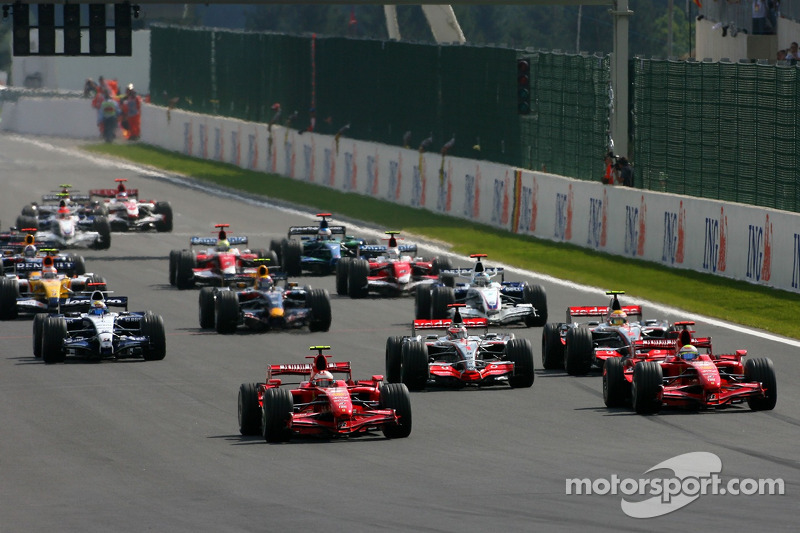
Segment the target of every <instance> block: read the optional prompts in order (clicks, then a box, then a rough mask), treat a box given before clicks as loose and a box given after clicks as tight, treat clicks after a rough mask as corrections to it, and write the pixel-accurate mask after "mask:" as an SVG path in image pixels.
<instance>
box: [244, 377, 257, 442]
mask: <svg viewBox="0 0 800 533" xmlns="http://www.w3.org/2000/svg"><path fill="white" fill-rule="evenodd" d="M239 433H241V434H242V435H260V434H261V408H260V407H259V405H258V383H242V384H241V385H240V386H239Z"/></svg>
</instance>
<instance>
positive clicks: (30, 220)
mask: <svg viewBox="0 0 800 533" xmlns="http://www.w3.org/2000/svg"><path fill="white" fill-rule="evenodd" d="M28 228H36V229H38V228H39V218H38V217H36V216H28V215H20V216H18V217H17V229H18V230H20V231H21V230H23V229H28Z"/></svg>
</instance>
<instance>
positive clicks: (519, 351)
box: [386, 304, 534, 390]
mask: <svg viewBox="0 0 800 533" xmlns="http://www.w3.org/2000/svg"><path fill="white" fill-rule="evenodd" d="M452 307H454V308H455V312H454V315H453V319H452V320H451V319H431V320H415V321H414V326H413V331H412V335H411V336H410V337H408V336H406V337H389V338H388V339H387V340H386V379H387V381H389V382H390V383H399V382H402V383H404V384H405V385H406V386H407V387H408V388H409V389H410V390H422V389H424V388H425V387H426V386H427V385H428V384H429V383H430V384H434V385H438V386H449V387H463V386H465V385H478V386H490V385H499V384H503V383H508V385H510V386H511V387H512V388H525V387H530V386H532V385H533V380H534V369H533V351H532V349H531V343H530V341H528V340H527V339H518V338H515V337H514V334H513V333H510V334H499V333H488V321H487V320H486V319H485V318H464V319H462V318H461V315H460V314H459V312H460V310H461V309H463V307H464V306H463V304H452ZM468 328H483V329H484V332H483V334H482V335H468V331H467V329H468ZM428 329H446V330H447V335H446V336H444V337H439V336H438V335H425V336H422V335H418V334H417V330H428Z"/></svg>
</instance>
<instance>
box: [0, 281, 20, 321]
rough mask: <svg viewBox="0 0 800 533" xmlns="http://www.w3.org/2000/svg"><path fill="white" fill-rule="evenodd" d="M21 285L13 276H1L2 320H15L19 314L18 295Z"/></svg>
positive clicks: (0, 308)
mask: <svg viewBox="0 0 800 533" xmlns="http://www.w3.org/2000/svg"><path fill="white" fill-rule="evenodd" d="M18 296H19V285H17V281H16V280H13V279H11V278H0V320H14V319H15V318H17V316H19V313H18V311H17V297H18Z"/></svg>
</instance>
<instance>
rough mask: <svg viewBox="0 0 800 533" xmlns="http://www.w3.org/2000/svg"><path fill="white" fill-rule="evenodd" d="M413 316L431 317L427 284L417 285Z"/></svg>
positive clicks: (426, 318)
mask: <svg viewBox="0 0 800 533" xmlns="http://www.w3.org/2000/svg"><path fill="white" fill-rule="evenodd" d="M414 316H415V317H416V318H417V320H429V319H430V318H431V288H430V287H429V286H428V285H417V288H416V292H415V293H414Z"/></svg>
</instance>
